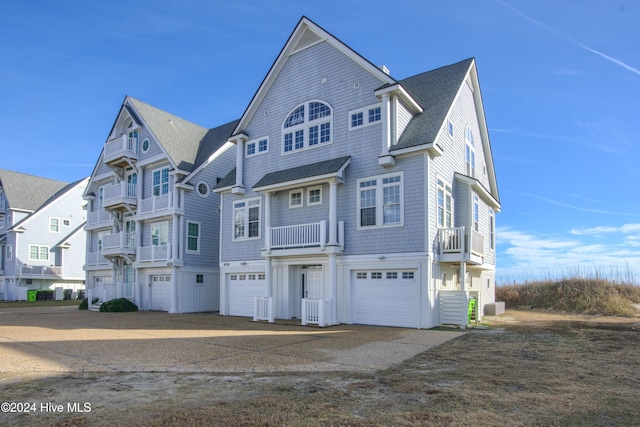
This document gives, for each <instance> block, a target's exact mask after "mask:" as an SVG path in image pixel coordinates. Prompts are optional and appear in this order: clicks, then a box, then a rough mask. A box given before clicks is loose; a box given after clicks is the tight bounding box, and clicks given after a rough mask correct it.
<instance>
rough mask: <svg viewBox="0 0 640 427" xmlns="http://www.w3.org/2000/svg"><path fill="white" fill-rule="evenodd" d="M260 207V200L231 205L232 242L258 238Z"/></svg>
mask: <svg viewBox="0 0 640 427" xmlns="http://www.w3.org/2000/svg"><path fill="white" fill-rule="evenodd" d="M260 205H261V199H260V198H255V199H247V200H242V201H238V202H235V203H234V204H233V240H244V239H253V238H259V237H260Z"/></svg>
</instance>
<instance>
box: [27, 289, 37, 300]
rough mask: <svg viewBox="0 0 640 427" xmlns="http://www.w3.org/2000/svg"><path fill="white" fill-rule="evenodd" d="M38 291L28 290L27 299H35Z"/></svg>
mask: <svg viewBox="0 0 640 427" xmlns="http://www.w3.org/2000/svg"><path fill="white" fill-rule="evenodd" d="M37 294H38V291H27V301H35V300H36V295H37Z"/></svg>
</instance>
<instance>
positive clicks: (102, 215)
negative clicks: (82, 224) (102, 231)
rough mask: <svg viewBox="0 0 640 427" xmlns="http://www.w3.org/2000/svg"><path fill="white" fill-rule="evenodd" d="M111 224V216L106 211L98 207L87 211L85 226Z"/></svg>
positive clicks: (97, 226) (96, 226) (105, 225)
mask: <svg viewBox="0 0 640 427" xmlns="http://www.w3.org/2000/svg"><path fill="white" fill-rule="evenodd" d="M112 224H113V217H112V216H111V214H110V213H109V212H108V211H105V210H104V209H100V210H99V211H97V212H88V213H87V226H89V227H95V228H99V227H102V226H104V227H108V226H110V225H112Z"/></svg>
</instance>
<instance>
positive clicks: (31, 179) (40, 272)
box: [0, 169, 87, 300]
mask: <svg viewBox="0 0 640 427" xmlns="http://www.w3.org/2000/svg"><path fill="white" fill-rule="evenodd" d="M86 184H87V179H82V180H79V181H76V182H73V183H70V184H69V183H66V182H61V181H55V180H52V179H47V178H42V177H38V176H33V175H27V174H23V173H19V172H13V171H9V170H4V169H0V299H5V300H26V299H27V298H28V291H30V290H32V291H38V290H56V289H57V294H56V297H57V298H59V299H61V298H62V297H63V293H62V292H63V290H64V289H70V290H71V291H78V290H81V289H84V271H83V270H82V266H83V264H84V253H85V238H84V231H83V226H84V223H85V217H86V213H85V211H84V209H83V205H84V201H83V200H82V193H83V191H84V188H85V186H86Z"/></svg>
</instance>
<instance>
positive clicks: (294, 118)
mask: <svg viewBox="0 0 640 427" xmlns="http://www.w3.org/2000/svg"><path fill="white" fill-rule="evenodd" d="M331 123H332V110H331V107H330V106H329V105H328V104H325V103H324V102H320V101H310V102H306V103H304V104H302V105H299V106H297V107H296V108H295V109H294V110H293V111H292V112H291V113H290V114H289V115H288V116H287V118H286V119H285V121H284V123H283V124H282V141H283V144H282V153H283V154H288V153H291V152H294V151H298V150H303V149H307V148H314V147H316V146H320V145H324V144H330V143H331V128H332V125H331Z"/></svg>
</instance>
